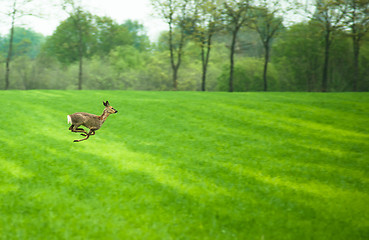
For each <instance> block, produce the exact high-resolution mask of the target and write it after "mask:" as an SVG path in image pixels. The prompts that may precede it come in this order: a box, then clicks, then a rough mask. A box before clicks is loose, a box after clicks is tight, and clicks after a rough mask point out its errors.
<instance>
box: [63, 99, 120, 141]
mask: <svg viewBox="0 0 369 240" xmlns="http://www.w3.org/2000/svg"><path fill="white" fill-rule="evenodd" d="M103 104H104V106H105V109H104V111H103V113H102V114H101V116H98V115H95V114H91V113H85V112H77V113H73V114H71V115H68V123H71V124H72V125H71V126H70V127H69V130H71V131H72V132H82V134H81V135H82V136H85V138H83V139H79V140H74V142H80V141H84V140H87V139H88V138H89V137H90V136H91V135H95V131H97V130H99V129H100V128H101V125H102V124H103V123H104V122H105V120H106V118H107V117H108V116H109V115H110V114H112V113H117V112H118V111H117V110H115V109H114V108H113V107H112V106H110V104H109V102H108V101H106V102H103ZM81 125H82V126H85V127H87V128H88V129H90V131H89V132H88V133H87V132H86V131H85V130H84V129H83V128H78V127H79V126H81Z"/></svg>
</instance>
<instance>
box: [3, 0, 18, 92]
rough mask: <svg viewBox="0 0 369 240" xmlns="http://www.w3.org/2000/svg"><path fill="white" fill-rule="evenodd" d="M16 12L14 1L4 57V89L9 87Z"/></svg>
mask: <svg viewBox="0 0 369 240" xmlns="http://www.w3.org/2000/svg"><path fill="white" fill-rule="evenodd" d="M16 13H17V10H16V1H14V4H13V13H12V26H11V29H10V38H9V49H8V56H7V57H6V70H5V90H8V89H9V85H10V83H9V74H10V61H11V59H12V55H13V39H14V24H15V14H16Z"/></svg>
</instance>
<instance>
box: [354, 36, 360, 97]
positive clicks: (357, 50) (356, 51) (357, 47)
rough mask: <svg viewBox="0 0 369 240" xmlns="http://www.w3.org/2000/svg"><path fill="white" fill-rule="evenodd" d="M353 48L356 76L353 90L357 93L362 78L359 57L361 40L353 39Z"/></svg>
mask: <svg viewBox="0 0 369 240" xmlns="http://www.w3.org/2000/svg"><path fill="white" fill-rule="evenodd" d="M352 40H353V45H354V46H353V47H354V75H353V79H352V90H353V91H354V92H356V91H357V85H358V82H359V78H360V76H359V75H360V72H359V55H360V39H358V38H357V37H353V38H352Z"/></svg>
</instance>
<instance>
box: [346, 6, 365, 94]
mask: <svg viewBox="0 0 369 240" xmlns="http://www.w3.org/2000/svg"><path fill="white" fill-rule="evenodd" d="M346 4H347V7H348V8H347V10H346V11H347V14H346V20H345V23H346V24H347V25H348V26H349V28H350V36H351V38H352V46H353V53H354V59H353V60H354V61H353V62H354V63H353V65H354V67H353V68H354V72H353V78H352V90H354V91H357V90H358V82H359V79H360V71H359V56H360V45H361V41H362V39H363V37H364V36H365V35H366V34H367V33H368V31H369V2H368V1H367V0H348V1H346Z"/></svg>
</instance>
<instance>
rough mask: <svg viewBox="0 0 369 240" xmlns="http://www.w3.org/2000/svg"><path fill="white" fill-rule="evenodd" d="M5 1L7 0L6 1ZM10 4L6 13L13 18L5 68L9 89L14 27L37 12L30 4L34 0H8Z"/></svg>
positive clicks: (6, 87) (6, 84) (7, 87)
mask: <svg viewBox="0 0 369 240" xmlns="http://www.w3.org/2000/svg"><path fill="white" fill-rule="evenodd" d="M4 2H5V1H4ZM6 2H7V3H8V4H9V3H10V4H11V5H10V6H9V7H8V9H9V10H8V12H7V14H6V15H8V16H9V17H10V19H11V21H10V34H9V47H8V54H7V57H6V61H5V62H6V63H5V64H6V70H5V90H7V89H9V84H10V83H9V73H10V62H11V60H12V55H13V40H14V28H15V26H16V21H18V19H20V18H22V17H24V16H27V15H28V16H29V15H34V14H32V13H34V12H35V10H34V9H33V8H32V6H30V4H31V3H32V2H33V0H13V1H6ZM34 16H35V15H34Z"/></svg>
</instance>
